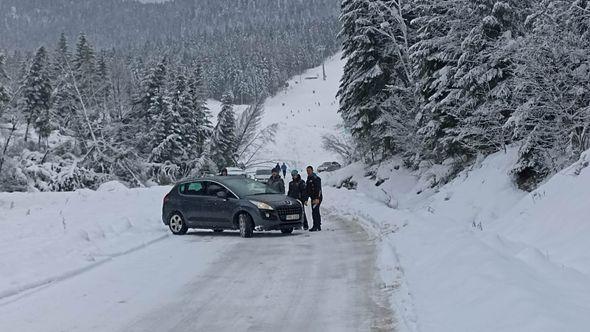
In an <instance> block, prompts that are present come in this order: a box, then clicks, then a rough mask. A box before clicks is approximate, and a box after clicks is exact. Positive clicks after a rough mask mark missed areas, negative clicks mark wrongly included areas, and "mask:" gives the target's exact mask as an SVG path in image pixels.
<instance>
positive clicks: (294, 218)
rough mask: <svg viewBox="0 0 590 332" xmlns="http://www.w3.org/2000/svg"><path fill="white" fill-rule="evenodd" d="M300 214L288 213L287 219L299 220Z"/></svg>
mask: <svg viewBox="0 0 590 332" xmlns="http://www.w3.org/2000/svg"><path fill="white" fill-rule="evenodd" d="M299 218H300V216H299V215H298V214H288V215H287V220H299Z"/></svg>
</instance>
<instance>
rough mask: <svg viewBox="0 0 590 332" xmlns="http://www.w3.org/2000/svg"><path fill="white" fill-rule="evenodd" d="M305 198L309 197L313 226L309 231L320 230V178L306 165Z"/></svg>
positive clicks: (321, 197) (321, 198)
mask: <svg viewBox="0 0 590 332" xmlns="http://www.w3.org/2000/svg"><path fill="white" fill-rule="evenodd" d="M305 189H306V196H305V198H306V200H305V203H306V204H307V198H310V199H311V215H312V218H313V227H312V228H311V229H310V230H309V231H310V232H315V231H321V230H322V217H321V215H320V205H321V204H322V200H323V196H322V179H321V178H320V177H319V176H317V174H315V173H314V172H313V167H311V166H307V182H306V183H305Z"/></svg>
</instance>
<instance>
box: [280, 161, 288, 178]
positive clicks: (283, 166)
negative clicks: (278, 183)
mask: <svg viewBox="0 0 590 332" xmlns="http://www.w3.org/2000/svg"><path fill="white" fill-rule="evenodd" d="M281 170H282V171H283V177H284V178H286V177H287V165H285V163H284V162H283V165H282V166H281Z"/></svg>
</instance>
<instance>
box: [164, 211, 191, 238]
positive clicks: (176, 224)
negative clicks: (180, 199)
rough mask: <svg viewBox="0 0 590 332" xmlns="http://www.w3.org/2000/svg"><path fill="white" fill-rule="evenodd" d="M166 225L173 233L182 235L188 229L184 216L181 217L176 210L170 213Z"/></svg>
mask: <svg viewBox="0 0 590 332" xmlns="http://www.w3.org/2000/svg"><path fill="white" fill-rule="evenodd" d="M168 227H170V231H171V232H172V234H174V235H184V234H186V232H187V231H188V227H187V226H186V223H185V222H184V218H182V216H181V215H180V213H178V212H175V213H173V214H172V215H170V220H169V224H168Z"/></svg>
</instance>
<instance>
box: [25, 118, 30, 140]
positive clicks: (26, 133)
mask: <svg viewBox="0 0 590 332" xmlns="http://www.w3.org/2000/svg"><path fill="white" fill-rule="evenodd" d="M30 125H31V119H27V129H26V130H25V142H26V141H27V140H28V139H29V126H30Z"/></svg>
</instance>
